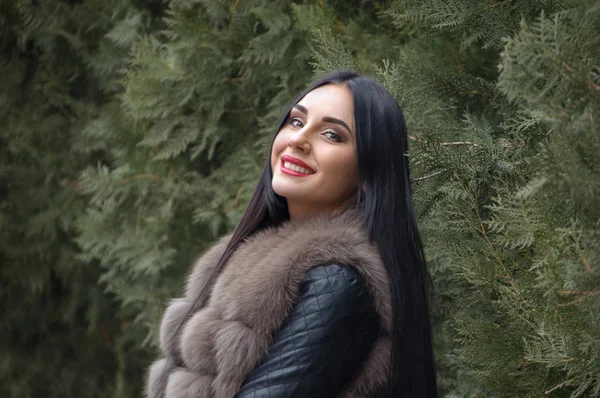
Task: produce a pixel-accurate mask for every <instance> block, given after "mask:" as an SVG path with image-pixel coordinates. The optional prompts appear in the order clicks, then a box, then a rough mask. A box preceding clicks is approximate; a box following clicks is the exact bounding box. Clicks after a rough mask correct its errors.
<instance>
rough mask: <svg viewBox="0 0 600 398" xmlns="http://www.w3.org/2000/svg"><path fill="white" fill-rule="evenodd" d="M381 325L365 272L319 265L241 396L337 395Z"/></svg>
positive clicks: (312, 271)
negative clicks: (364, 276)
mask: <svg viewBox="0 0 600 398" xmlns="http://www.w3.org/2000/svg"><path fill="white" fill-rule="evenodd" d="M378 331H379V322H378V315H377V314H376V312H375V310H374V307H373V302H372V299H371V297H370V296H369V294H368V293H367V290H366V287H365V284H364V280H363V278H362V277H361V276H360V274H358V272H356V271H355V270H354V269H353V268H351V267H347V266H343V265H339V264H335V263H333V264H327V265H320V266H317V267H315V268H313V269H311V270H310V271H309V272H308V273H307V276H306V278H305V279H304V280H303V282H302V283H301V285H300V297H299V300H298V302H297V303H296V304H295V306H294V307H293V309H292V312H291V313H290V315H289V316H288V318H287V319H286V321H285V322H284V324H283V325H282V327H281V328H280V329H278V330H276V331H275V332H274V335H273V343H272V345H271V347H270V349H269V352H268V356H267V358H266V359H265V360H264V361H263V362H262V363H261V364H260V365H258V366H257V367H256V368H255V369H254V371H253V372H252V373H251V374H250V375H249V376H248V378H247V379H246V381H245V382H244V385H243V386H242V388H241V390H240V392H239V394H238V395H237V397H238V398H254V397H271V398H293V397H311V398H318V397H333V396H336V395H337V394H339V393H340V392H341V390H342V389H343V387H344V385H345V384H346V382H347V381H348V380H350V379H352V377H353V376H354V375H355V374H356V372H357V371H358V370H359V368H360V366H361V364H362V363H363V361H364V360H365V358H366V356H367V354H368V353H369V351H370V349H371V347H372V345H373V343H374V341H375V339H376V337H377V334H378Z"/></svg>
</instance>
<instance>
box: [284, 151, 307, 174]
mask: <svg viewBox="0 0 600 398" xmlns="http://www.w3.org/2000/svg"><path fill="white" fill-rule="evenodd" d="M281 160H283V161H284V162H290V163H293V164H295V165H298V166H300V167H304V168H305V169H307V170H309V171H312V172H313V174H314V173H316V171H315V170H313V168H312V167H310V166H309V165H307V164H306V163H304V162H303V161H302V160H300V159H298V158H295V157H293V156H290V155H283V156H282V157H281Z"/></svg>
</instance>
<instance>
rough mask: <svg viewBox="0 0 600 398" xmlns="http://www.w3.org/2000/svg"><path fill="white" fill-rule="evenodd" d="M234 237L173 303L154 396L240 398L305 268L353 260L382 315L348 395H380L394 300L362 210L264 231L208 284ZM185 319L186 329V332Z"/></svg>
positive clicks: (152, 385)
mask: <svg viewBox="0 0 600 398" xmlns="http://www.w3.org/2000/svg"><path fill="white" fill-rule="evenodd" d="M229 239H230V236H226V237H224V238H222V239H221V240H220V241H219V242H218V243H217V244H216V245H215V246H213V247H212V248H211V249H209V250H208V251H207V252H205V253H204V254H203V255H202V256H201V257H200V258H199V259H198V260H197V261H196V262H195V264H194V267H193V270H192V272H191V274H190V276H189V278H188V281H187V285H186V292H185V297H184V298H181V299H176V300H173V302H172V303H171V305H170V306H169V307H168V309H167V311H166V313H165V315H164V318H163V321H162V325H161V333H160V334H161V348H162V350H163V353H164V354H165V356H168V357H170V359H171V360H170V361H166V360H164V359H163V360H161V361H158V362H156V363H155V364H154V365H153V366H152V367H151V369H150V374H149V378H148V386H147V387H148V388H147V392H148V396H149V398H159V397H166V398H174V397H177V398H192V397H193V398H199V397H210V398H233V397H234V396H235V395H236V393H237V391H238V390H239V388H240V386H241V385H242V383H243V381H244V379H245V378H246V376H247V375H248V374H249V373H250V372H251V371H252V369H253V368H254V367H255V366H256V365H257V364H258V363H260V361H261V359H262V358H263V357H264V355H266V353H267V351H268V347H269V345H270V343H271V335H272V330H274V329H277V328H279V327H280V326H281V325H282V323H283V321H284V320H285V318H286V317H287V315H288V314H289V312H290V311H291V308H292V306H293V305H294V303H295V301H296V299H297V297H298V287H299V284H300V282H301V281H302V279H303V278H304V276H305V274H306V272H307V271H308V270H309V269H310V268H312V267H314V266H316V265H320V264H325V263H328V262H332V261H336V262H339V263H341V264H345V265H349V266H352V267H354V268H355V269H356V270H357V271H358V272H359V273H360V274H362V275H363V277H364V278H365V282H366V284H367V288H368V289H369V291H370V293H371V295H372V297H373V299H374V303H375V308H376V310H377V312H378V313H379V315H380V319H381V326H382V329H381V333H380V336H379V337H378V339H377V341H376V343H375V345H374V347H373V349H372V350H371V353H370V354H369V357H368V358H367V360H366V362H365V364H364V366H363V368H362V370H361V372H360V373H359V374H358V376H357V377H356V378H355V379H354V380H353V381H352V383H351V385H350V386H348V388H347V390H346V391H345V392H344V393H343V394H342V395H341V396H342V397H369V396H372V395H373V392H374V391H376V390H377V389H378V388H380V387H381V386H382V385H383V384H384V383H385V382H386V380H387V369H388V366H389V353H390V346H391V339H390V328H391V301H390V297H389V283H388V277H387V273H386V271H385V268H384V266H383V264H382V262H381V258H380V255H379V252H378V250H377V249H376V248H375V247H374V245H372V244H370V243H369V241H368V238H367V236H366V231H364V229H363V228H362V226H361V220H360V219H359V217H358V216H357V215H356V212H355V211H353V210H351V211H347V212H345V213H343V214H341V215H338V216H336V217H332V216H318V217H313V218H310V219H305V220H302V221H295V222H287V223H284V224H282V225H281V226H279V227H277V228H271V229H268V230H265V231H261V232H259V233H257V234H255V235H253V236H251V237H250V238H248V239H247V240H246V241H245V242H244V243H242V244H241V245H240V247H239V248H238V249H237V250H236V251H235V252H234V253H233V255H232V256H231V258H230V259H229V261H228V262H227V264H226V265H225V268H224V269H223V270H222V271H221V273H220V275H219V276H218V278H217V280H216V281H215V283H214V284H213V285H212V286H207V281H206V280H207V278H206V276H207V275H208V273H209V272H210V271H211V270H212V269H214V267H215V266H216V263H217V262H218V260H219V258H220V256H221V254H222V253H223V251H224V249H225V246H226V245H227V242H228V241H229ZM207 288H211V289H212V290H211V297H210V299H209V300H208V302H207V303H206V305H205V306H203V307H202V308H193V307H192V304H193V302H194V301H195V299H196V298H197V297H198V295H199V293H200V292H201V291H203V290H204V289H207ZM190 313H191V314H192V315H191V316H188V314H190ZM186 316H187V318H189V319H188V320H187V321H185V325H184V327H183V328H181V329H180V328H178V326H179V325H180V324H181V323H182V322H183V321H184V320H185V319H186ZM167 362H171V365H169V364H168V363H167ZM168 374H170V376H168ZM165 389H166V395H164V391H165Z"/></svg>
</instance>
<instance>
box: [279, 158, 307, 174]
mask: <svg viewBox="0 0 600 398" xmlns="http://www.w3.org/2000/svg"><path fill="white" fill-rule="evenodd" d="M283 163H284V160H283V159H282V160H281V165H280V167H279V169H280V170H281V172H282V173H285V174H289V175H291V176H294V177H308V176H311V175H312V174H304V173H299V172H297V171H296V170H290V169H288V168H286V167H285V166H284V165H283Z"/></svg>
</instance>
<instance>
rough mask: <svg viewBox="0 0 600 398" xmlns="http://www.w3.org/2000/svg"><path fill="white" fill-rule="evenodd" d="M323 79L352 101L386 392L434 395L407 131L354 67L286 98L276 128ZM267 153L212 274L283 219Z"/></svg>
mask: <svg viewBox="0 0 600 398" xmlns="http://www.w3.org/2000/svg"><path fill="white" fill-rule="evenodd" d="M326 84H344V85H346V86H347V87H348V88H349V89H350V91H351V92H352V96H353V99H354V123H355V129H356V149H357V155H358V166H359V174H360V182H359V185H358V186H359V189H358V192H357V195H356V202H355V203H354V206H356V208H357V210H358V213H359V214H361V215H362V217H363V218H364V225H365V228H366V230H367V231H368V236H369V239H370V241H371V242H372V243H374V244H375V245H376V246H377V248H378V250H379V253H380V255H381V258H382V260H383V263H384V264H385V267H386V270H387V274H388V277H389V281H390V293H391V299H392V349H391V353H390V360H391V362H390V363H391V366H390V373H389V375H388V380H389V382H388V395H389V396H391V397H410V398H413V397H419V398H429V397H437V387H436V379H435V368H434V360H433V350H432V343H431V326H430V319H429V309H428V288H427V286H428V274H427V270H426V267H425V257H424V254H423V245H422V242H421V238H420V235H419V231H418V229H417V224H416V220H415V215H414V212H413V206H412V200H411V185H410V179H409V175H410V173H409V166H408V157H407V154H408V135H407V132H406V125H405V122H404V117H403V115H402V111H401V110H400V108H399V106H398V104H397V103H396V101H395V100H394V98H393V97H392V96H391V94H390V93H389V92H388V91H387V90H386V89H385V88H384V87H383V86H382V85H380V84H379V83H377V82H376V81H374V80H373V79H371V78H368V77H365V76H360V75H357V74H355V73H353V72H346V71H339V72H334V73H331V74H329V75H326V76H325V77H323V78H321V79H319V80H318V81H316V82H314V83H313V84H312V85H311V86H310V87H308V88H307V89H306V90H304V91H303V92H302V93H300V94H299V95H298V96H297V97H296V98H295V99H294V100H293V101H292V104H291V105H290V107H289V109H288V112H287V113H286V115H285V116H284V117H283V119H282V120H281V122H280V124H279V126H278V128H277V130H276V131H277V132H279V131H280V130H281V128H282V127H283V125H284V124H285V123H286V122H287V119H288V115H289V110H290V109H291V108H292V107H293V106H294V105H295V104H296V103H298V102H299V101H300V100H301V99H302V98H303V97H304V96H305V95H306V94H308V93H309V92H310V91H312V90H314V89H316V88H317V87H320V86H323V85H326ZM275 135H276V134H275ZM273 139H274V138H273ZM271 147H272V145H271ZM271 151H272V149H269V154H268V156H267V159H266V164H265V168H264V170H263V172H262V174H261V176H260V179H259V181H258V185H257V187H256V190H255V192H254V195H253V196H252V198H251V199H250V202H249V204H248V207H247V208H246V211H245V212H244V214H243V215H242V218H241V219H240V222H239V224H238V225H237V227H236V229H235V231H234V233H233V235H232V238H231V240H230V242H229V244H228V246H227V248H226V249H225V252H224V254H223V256H222V257H221V259H220V261H219V264H218V266H217V267H216V269H215V271H214V273H213V275H211V276H210V278H216V276H217V275H218V273H219V272H220V270H221V268H222V267H223V265H224V264H225V263H226V262H227V260H228V259H229V257H230V256H231V254H232V253H233V252H234V251H235V250H236V249H237V247H238V246H239V245H240V244H241V243H242V242H243V241H244V239H245V238H247V237H248V236H250V235H252V234H254V233H256V232H258V231H260V230H262V229H265V228H268V227H272V226H276V225H279V224H280V223H282V222H284V221H286V220H288V219H289V212H288V207H287V202H286V200H285V198H283V197H281V196H279V195H277V194H276V193H275V192H274V191H273V187H272V185H271V180H272V178H273V170H272V168H271ZM363 184H364V191H363V190H362V188H363ZM202 296H203V297H200V298H199V300H200V302H203V301H205V300H206V299H207V298H208V292H203V294H202Z"/></svg>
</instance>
